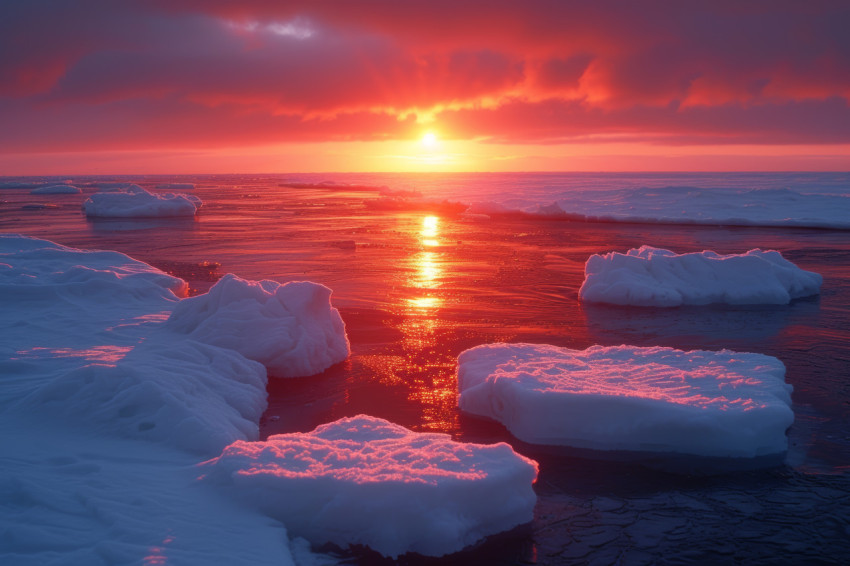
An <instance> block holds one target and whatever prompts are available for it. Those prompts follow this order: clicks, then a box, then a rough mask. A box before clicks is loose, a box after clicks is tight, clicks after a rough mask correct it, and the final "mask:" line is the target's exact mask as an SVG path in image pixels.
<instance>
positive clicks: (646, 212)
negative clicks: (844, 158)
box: [468, 186, 850, 230]
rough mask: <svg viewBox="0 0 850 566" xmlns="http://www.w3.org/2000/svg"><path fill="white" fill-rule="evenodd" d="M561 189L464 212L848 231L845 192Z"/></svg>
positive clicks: (849, 200) (849, 198) (849, 202)
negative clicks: (547, 196) (551, 196)
mask: <svg viewBox="0 0 850 566" xmlns="http://www.w3.org/2000/svg"><path fill="white" fill-rule="evenodd" d="M548 189H549V191H550V192H555V191H554V190H553V188H552V187H548ZM562 192H563V193H564V194H563V196H562V197H561V198H557V200H555V201H552V200H543V199H544V198H545V197H544V195H542V194H541V195H539V196H538V197H533V196H532V197H529V196H525V197H521V198H518V197H516V190H514V191H512V192H510V193H506V194H505V195H504V196H503V197H502V198H499V199H498V200H478V201H476V202H473V203H472V206H471V207H470V208H469V211H468V212H472V213H479V214H499V213H501V214H505V213H517V212H519V213H524V214H531V215H540V216H555V217H564V218H574V219H576V220H588V221H604V222H645V223H663V224H714V225H741V226H797V227H818V228H839V229H845V230H846V229H850V195H842V194H820V193H816V192H811V193H809V192H802V191H798V190H792V189H785V188H772V189H764V188H762V189H750V190H747V189H738V188H701V187H676V186H667V187H654V188H625V189H615V190H580V189H575V190H566V191H562Z"/></svg>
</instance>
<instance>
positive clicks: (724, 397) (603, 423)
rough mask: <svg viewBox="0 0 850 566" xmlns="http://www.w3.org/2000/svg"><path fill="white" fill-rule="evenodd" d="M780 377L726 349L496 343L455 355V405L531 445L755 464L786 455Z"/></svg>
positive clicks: (772, 366)
mask: <svg viewBox="0 0 850 566" xmlns="http://www.w3.org/2000/svg"><path fill="white" fill-rule="evenodd" d="M784 376H785V366H784V365H783V364H782V362H780V361H779V360H777V359H776V358H773V357H770V356H765V355H762V354H750V353H737V352H731V351H728V350H723V351H720V352H708V351H699V350H695V351H691V352H685V351H681V350H675V349H672V348H640V347H635V346H614V347H602V346H593V347H590V348H588V349H587V350H571V349H568V348H559V347H556V346H550V345H542V344H491V345H484V346H478V347H476V348H472V349H470V350H466V351H465V352H462V353H461V354H460V356H459V357H458V386H459V389H460V398H459V402H458V404H459V406H460V408H461V410H462V411H465V412H467V413H472V414H475V415H481V416H485V417H490V418H492V419H495V420H497V421H499V422H501V423H502V424H504V425H505V426H506V427H507V428H508V430H510V431H511V433H513V434H514V435H515V436H516V437H517V438H519V439H521V440H523V441H526V442H529V443H534V444H548V445H566V446H575V447H579V448H593V449H598V450H634V451H652V452H678V453H685V454H698V455H703V456H721V457H756V456H761V455H767V454H776V453H781V452H784V451H785V450H786V449H787V440H786V437H785V431H786V429H787V428H788V427H789V426H791V423H792V422H793V420H794V413H793V412H792V410H791V408H790V404H791V395H790V392H791V389H792V388H791V386H790V385H788V384H786V383H785V379H784Z"/></svg>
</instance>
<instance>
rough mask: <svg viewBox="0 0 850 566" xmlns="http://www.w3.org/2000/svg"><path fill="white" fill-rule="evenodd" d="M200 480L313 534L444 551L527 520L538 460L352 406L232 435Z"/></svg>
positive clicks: (389, 549)
mask: <svg viewBox="0 0 850 566" xmlns="http://www.w3.org/2000/svg"><path fill="white" fill-rule="evenodd" d="M202 468H203V470H204V474H205V477H204V481H205V482H207V483H211V484H214V485H216V486H221V487H222V488H224V489H229V490H231V492H232V494H233V496H234V497H235V498H236V499H237V500H239V501H242V502H246V503H248V504H250V505H252V506H255V507H256V508H258V509H260V510H262V511H263V512H265V513H268V514H269V515H271V516H272V517H275V518H277V519H279V520H280V521H282V522H283V523H284V524H286V525H287V528H288V529H289V530H290V532H291V533H293V534H295V535H298V536H303V537H305V538H306V539H308V540H310V541H311V542H313V543H316V544H322V543H328V542H330V543H334V544H337V545H339V546H347V545H351V544H365V545H368V546H369V547H371V548H372V549H374V550H376V551H378V552H380V553H381V554H384V555H386V556H391V557H397V556H398V555H400V554H404V553H406V552H418V553H420V554H424V555H428V556H441V555H444V554H447V553H450V552H455V551H458V550H461V549H463V548H465V547H467V546H469V545H470V544H473V543H475V542H477V541H478V540H480V539H482V538H483V537H485V536H487V535H489V534H493V533H497V532H500V531H503V530H506V529H510V528H512V527H514V526H517V525H520V524H522V523H526V522H528V521H530V520H531V519H532V517H533V509H534V504H535V501H536V496H535V494H534V491H533V489H532V483H533V482H534V481H535V479H536V477H537V464H536V463H535V462H533V461H531V460H528V459H527V458H524V457H522V456H520V455H518V454H516V453H515V452H514V451H513V449H512V448H511V447H510V446H508V445H507V444H504V443H500V444H496V445H490V446H485V445H479V444H469V443H459V442H454V441H452V440H451V439H450V437H449V436H448V435H447V434H437V433H416V432H412V431H410V430H408V429H406V428H404V427H401V426H398V425H394V424H392V423H390V422H387V421H385V420H382V419H378V418H374V417H368V416H364V415H359V416H356V417H352V418H346V419H341V420H338V421H336V422H333V423H330V424H326V425H322V426H319V427H318V428H316V429H315V430H314V431H312V432H309V433H294V434H281V435H275V436H271V437H270V438H269V439H268V440H267V441H265V442H235V443H234V444H232V445H230V446H228V447H227V448H226V449H225V450H224V452H222V454H221V456H219V457H217V458H214V459H212V460H210V461H209V462H206V463H205V464H204V465H203V466H202Z"/></svg>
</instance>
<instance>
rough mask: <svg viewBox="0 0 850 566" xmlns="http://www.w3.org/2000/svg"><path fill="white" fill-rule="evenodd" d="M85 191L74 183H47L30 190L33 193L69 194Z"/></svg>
mask: <svg viewBox="0 0 850 566" xmlns="http://www.w3.org/2000/svg"><path fill="white" fill-rule="evenodd" d="M81 192H83V191H82V190H80V188H79V187H75V186H74V185H45V186H43V187H37V188H35V189H33V190H31V191H30V194H33V195H67V194H77V193H81Z"/></svg>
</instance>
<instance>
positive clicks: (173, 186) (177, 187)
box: [156, 183, 195, 191]
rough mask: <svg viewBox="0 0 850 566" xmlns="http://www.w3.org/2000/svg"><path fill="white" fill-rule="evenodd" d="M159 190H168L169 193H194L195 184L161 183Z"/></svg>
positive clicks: (158, 186)
mask: <svg viewBox="0 0 850 566" xmlns="http://www.w3.org/2000/svg"><path fill="white" fill-rule="evenodd" d="M156 188H157V189H168V190H169V191H194V190H195V183H160V184H158V185H157V186H156Z"/></svg>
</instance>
